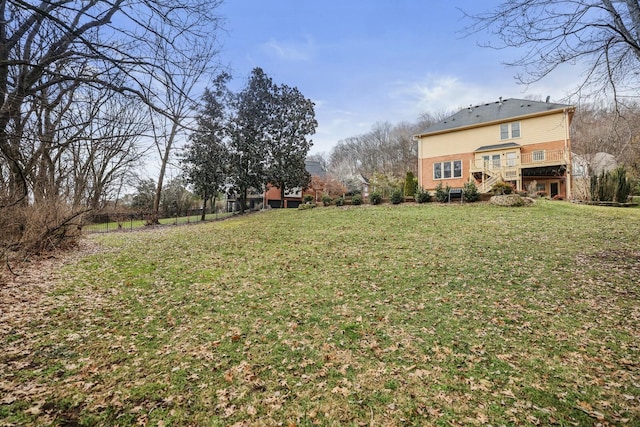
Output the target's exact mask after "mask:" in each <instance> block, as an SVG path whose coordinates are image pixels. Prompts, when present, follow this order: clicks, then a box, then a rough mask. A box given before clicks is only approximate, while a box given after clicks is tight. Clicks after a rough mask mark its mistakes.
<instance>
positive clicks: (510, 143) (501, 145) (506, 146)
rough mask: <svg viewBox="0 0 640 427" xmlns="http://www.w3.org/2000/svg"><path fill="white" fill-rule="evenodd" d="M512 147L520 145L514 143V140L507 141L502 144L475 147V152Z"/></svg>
mask: <svg viewBox="0 0 640 427" xmlns="http://www.w3.org/2000/svg"><path fill="white" fill-rule="evenodd" d="M512 147H520V144H516V143H515V142H507V143H504V144H493V145H483V146H482V147H478V148H476V152H478V151H492V150H501V149H503V148H512Z"/></svg>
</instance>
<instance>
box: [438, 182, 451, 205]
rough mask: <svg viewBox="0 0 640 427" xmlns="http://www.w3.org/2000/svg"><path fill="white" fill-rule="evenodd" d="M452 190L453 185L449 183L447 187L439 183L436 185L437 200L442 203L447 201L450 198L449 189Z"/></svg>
mask: <svg viewBox="0 0 640 427" xmlns="http://www.w3.org/2000/svg"><path fill="white" fill-rule="evenodd" d="M450 190H451V187H449V185H447V186H446V187H445V186H443V185H442V183H439V184H438V185H437V186H436V200H437V201H438V202H440V203H445V202H447V201H448V200H449V191H450Z"/></svg>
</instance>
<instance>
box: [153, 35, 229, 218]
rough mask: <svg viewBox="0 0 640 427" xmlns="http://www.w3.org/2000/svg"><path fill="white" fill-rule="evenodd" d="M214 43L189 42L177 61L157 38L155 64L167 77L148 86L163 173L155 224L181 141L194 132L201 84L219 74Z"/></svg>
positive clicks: (160, 180) (160, 172) (155, 143)
mask: <svg viewBox="0 0 640 427" xmlns="http://www.w3.org/2000/svg"><path fill="white" fill-rule="evenodd" d="M210 42H211V40H198V41H196V40H189V42H188V43H187V44H185V45H183V46H182V47H181V55H180V56H179V57H176V56H175V54H174V53H173V52H172V50H171V49H169V47H168V46H167V45H166V44H164V43H163V40H162V37H161V36H160V35H158V36H157V42H156V46H155V58H154V63H155V64H158V65H159V66H161V67H162V69H163V70H164V73H162V74H158V75H154V76H151V78H150V79H149V82H148V89H149V94H150V98H151V99H153V103H152V104H150V112H151V118H152V123H153V126H152V129H153V141H154V145H155V148H156V151H157V155H158V158H159V161H160V165H159V166H160V171H159V173H158V181H157V184H156V196H155V198H154V202H153V211H154V213H155V221H157V220H158V219H157V217H158V210H159V208H160V201H161V198H162V189H163V187H164V186H163V183H164V178H165V174H166V172H167V167H168V166H169V164H170V162H171V159H172V153H173V149H174V146H175V144H176V142H178V140H181V141H184V140H186V131H188V130H193V124H194V121H195V115H196V101H197V100H196V97H197V91H198V89H199V84H201V81H202V80H203V79H204V78H205V77H207V76H211V75H212V74H211V73H212V72H214V71H215V70H216V67H215V64H213V63H212V60H213V58H214V57H215V56H216V50H215V49H214V47H213V45H212V44H211V43H210ZM158 107H160V110H158Z"/></svg>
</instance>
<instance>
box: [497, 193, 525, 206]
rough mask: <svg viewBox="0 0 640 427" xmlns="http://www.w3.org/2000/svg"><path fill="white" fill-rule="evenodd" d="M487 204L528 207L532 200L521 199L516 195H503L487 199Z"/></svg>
mask: <svg viewBox="0 0 640 427" xmlns="http://www.w3.org/2000/svg"><path fill="white" fill-rule="evenodd" d="M489 203H491V204H492V205H497V206H530V205H532V204H533V203H534V200H533V199H532V198H530V197H522V196H520V195H518V194H504V195H500V196H493V197H491V199H489Z"/></svg>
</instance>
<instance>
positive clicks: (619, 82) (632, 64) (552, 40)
mask: <svg viewBox="0 0 640 427" xmlns="http://www.w3.org/2000/svg"><path fill="white" fill-rule="evenodd" d="M468 17H469V18H470V19H471V22H472V23H471V25H470V26H469V27H468V28H467V31H468V32H470V33H478V32H484V31H488V32H490V33H492V34H494V35H496V36H497V37H498V40H499V42H498V43H496V44H492V43H486V46H490V47H494V48H498V49H501V48H505V47H507V48H508V47H513V48H517V49H519V51H523V52H524V54H523V55H522V56H520V57H519V58H518V59H516V60H515V61H512V62H509V63H508V64H509V65H512V66H516V67H518V68H520V69H521V70H522V71H521V72H520V73H519V74H518V76H517V77H518V78H519V79H520V81H521V82H523V83H531V82H535V81H538V80H540V79H542V78H544V77H546V76H547V75H549V74H550V73H551V72H553V71H554V70H555V69H557V68H558V67H559V66H561V65H563V64H576V63H577V64H582V65H584V70H585V74H584V76H583V79H582V81H581V82H580V85H579V87H578V88H577V90H578V91H580V92H587V93H592V94H593V93H602V91H605V92H606V93H609V94H612V95H613V97H615V99H616V100H618V101H622V100H624V98H625V97H626V96H627V95H633V96H636V95H637V90H638V79H637V71H638V68H639V66H640V4H639V3H638V1H635V0H600V1H596V0H508V1H503V2H502V3H500V5H498V6H497V7H496V8H495V9H494V10H491V11H488V12H485V13H480V14H474V15H468Z"/></svg>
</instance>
